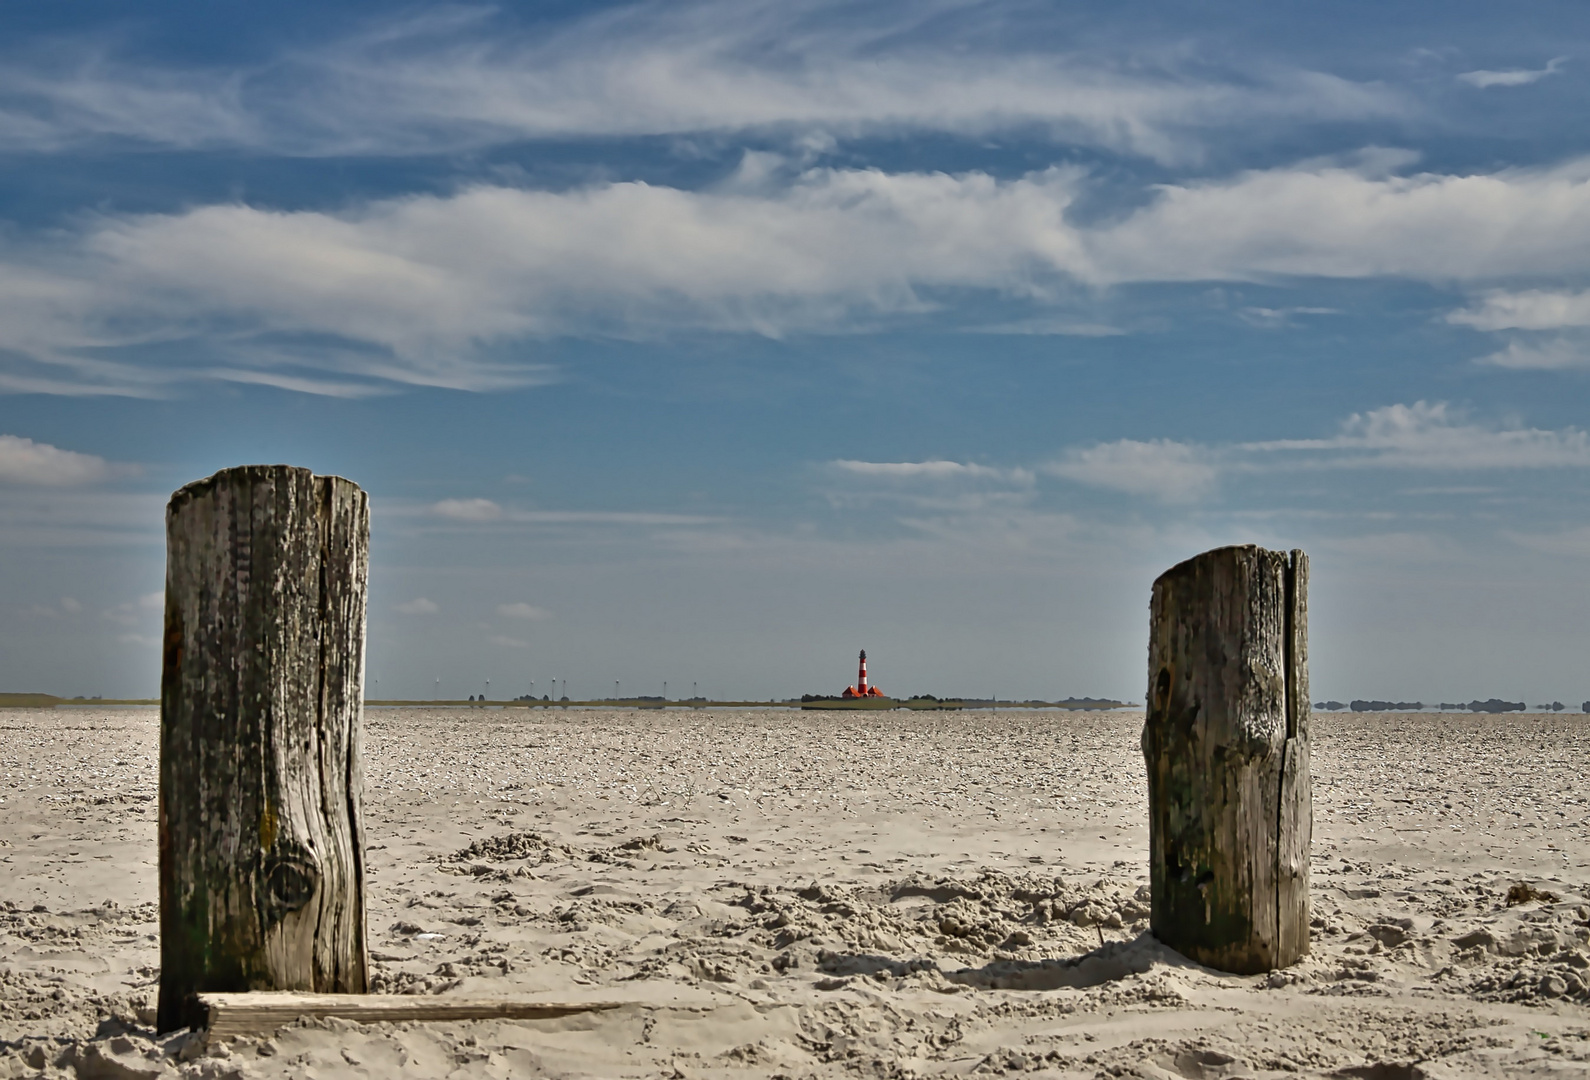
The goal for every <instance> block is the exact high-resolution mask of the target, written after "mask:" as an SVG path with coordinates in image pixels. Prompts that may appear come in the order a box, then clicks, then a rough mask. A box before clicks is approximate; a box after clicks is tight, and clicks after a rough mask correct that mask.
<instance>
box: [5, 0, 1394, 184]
mask: <svg viewBox="0 0 1590 1080" xmlns="http://www.w3.org/2000/svg"><path fill="white" fill-rule="evenodd" d="M833 16H834V12H833V10H832V5H830V4H827V3H774V2H771V0H760V2H743V0H739V2H727V0H709V2H696V3H680V4H668V5H656V4H633V5H629V6H626V7H619V8H607V9H604V10H600V11H598V12H596V13H594V14H592V15H589V16H586V17H583V18H579V19H575V20H571V21H568V22H565V23H562V24H561V25H559V24H552V23H549V22H547V21H543V20H537V21H536V22H535V23H533V24H532V25H528V26H517V25H515V24H514V22H513V20H512V19H511V18H508V17H506V16H503V15H500V14H495V15H494V14H493V13H492V12H489V11H486V10H484V9H473V10H470V9H452V10H449V11H443V12H440V13H428V14H423V15H419V16H409V17H406V18H394V19H388V20H384V21H382V22H379V23H374V24H371V25H369V26H368V27H367V28H366V29H365V30H364V31H362V32H360V33H356V34H353V35H350V36H346V37H343V38H341V39H339V40H335V41H332V42H328V43H326V44H323V45H321V46H319V47H316V48H311V49H298V50H295V51H293V52H291V53H287V54H283V55H279V56H276V57H274V58H270V59H267V60H265V61H264V62H261V63H256V64H254V65H251V66H250V67H247V68H236V69H228V68H217V67H212V68H186V69H171V68H166V69H161V68H158V67H153V66H151V65H149V64H148V63H147V62H137V63H134V62H129V61H122V60H120V59H119V58H118V57H117V56H116V55H115V54H114V53H113V52H112V51H110V50H109V49H107V48H105V47H103V46H98V47H95V46H87V45H84V46H79V47H78V48H76V49H72V48H70V47H56V48H52V49H43V50H40V49H34V50H31V51H29V52H28V53H26V54H23V53H20V52H14V53H13V54H12V55H10V56H7V57H5V62H4V63H3V64H0V137H3V138H4V141H5V143H6V145H7V146H8V147H10V148H12V150H13V152H15V151H16V150H35V151H43V152H49V151H57V150H61V149H63V148H68V147H71V146H74V145H79V144H82V143H84V142H95V141H100V142H103V141H106V140H109V139H117V140H124V139H135V140H140V141H143V142H147V143H154V144H157V145H162V146H167V147H174V148H183V149H194V148H198V149H202V148H214V147H243V148H248V149H251V150H257V151H265V152H275V153H281V154H291V155H294V156H302V155H315V154H335V155H354V154H372V155H383V156H387V155H402V154H437V153H453V152H458V151H462V150H470V149H477V148H483V147H488V146H492V145H497V144H503V143H511V142H516V141H522V140H526V139H548V138H570V137H590V136H637V135H640V136H656V135H690V134H711V133H732V132H748V131H762V132H773V133H785V134H788V135H790V136H791V137H792V140H793V141H796V142H799V143H803V144H805V145H807V146H809V147H816V148H822V147H825V146H831V145H832V143H833V140H834V137H835V136H836V135H843V136H862V135H873V134H880V133H884V134H887V133H897V132H909V131H940V132H951V133H955V134H958V135H966V136H974V137H975V136H982V135H987V134H990V133H994V132H1000V131H1009V130H1022V131H1024V132H1027V133H1029V134H1031V133H1037V134H1039V135H1041V136H1042V135H1047V136H1048V137H1049V138H1052V139H1054V140H1056V141H1063V142H1072V143H1082V144H1086V145H1095V146H1102V147H1106V148H1109V149H1111V150H1115V151H1119V152H1124V153H1131V154H1143V155H1148V156H1151V157H1155V158H1159V159H1161V160H1166V159H1175V158H1187V157H1191V156H1196V155H1197V153H1198V145H1197V141H1196V136H1197V135H1198V133H1200V132H1201V131H1203V130H1205V129H1208V128H1214V127H1227V126H1231V125H1243V126H1251V125H1253V124H1255V123H1260V122H1264V121H1266V120H1270V121H1277V120H1279V121H1284V122H1289V123H1294V124H1295V123H1299V122H1307V121H1331V120H1343V119H1352V118H1364V117H1377V116H1388V115H1400V114H1403V113H1405V112H1406V111H1407V108H1408V107H1407V105H1406V104H1405V103H1404V102H1403V101H1402V100H1401V99H1400V98H1399V97H1398V95H1397V94H1396V93H1395V92H1394V91H1391V90H1389V89H1387V88H1386V87H1384V86H1379V85H1372V84H1361V83H1354V82H1351V81H1349V80H1346V79H1342V78H1339V77H1337V76H1333V75H1328V74H1323V73H1319V72H1312V71H1305V70H1297V69H1288V68H1284V67H1281V66H1279V65H1273V64H1272V65H1269V66H1267V67H1265V68H1262V69H1258V70H1255V69H1254V68H1252V67H1246V68H1244V69H1242V70H1234V71H1227V72H1221V71H1219V70H1218V68H1217V67H1216V65H1215V64H1214V63H1211V62H1210V61H1208V60H1207V59H1198V58H1189V57H1188V56H1187V55H1186V53H1185V51H1184V50H1175V49H1169V50H1154V49H1152V48H1138V49H1135V50H1134V51H1133V52H1132V53H1130V54H1112V53H1110V52H1107V51H1106V50H1103V49H1100V48H1097V47H1092V48H1086V49H1076V50H1073V51H1070V52H1065V51H1055V50H1054V49H1052V48H1047V49H1045V48H1044V47H1042V46H1040V47H1038V48H1034V47H1033V46H1032V45H1031V44H1029V37H1034V38H1046V39H1048V40H1049V41H1052V40H1053V35H1052V33H1047V32H1045V31H1046V29H1052V28H1049V27H1047V25H1046V24H1045V22H1044V20H1043V19H1042V18H1041V17H1038V18H1037V19H1036V20H1034V17H1033V16H1032V15H1031V14H1030V13H1028V14H1027V16H1026V17H1025V18H1022V17H1020V16H1018V14H1017V13H1016V12H1009V13H1007V15H1006V16H1005V17H1003V18H998V19H994V18H989V17H988V16H987V15H986V14H981V15H980V14H979V12H978V9H976V8H972V9H966V10H957V8H956V6H954V5H948V4H925V5H916V6H914V7H910V8H906V9H901V8H898V7H895V8H892V9H891V8H888V7H884V8H875V9H873V10H871V11H868V10H866V9H850V10H847V11H846V12H845V14H844V17H843V18H835V17H833ZM1024 23H1034V25H1031V26H1027V27H1026V28H1025V29H1023V27H1022V24H1024ZM1034 32H1035V33H1034Z"/></svg>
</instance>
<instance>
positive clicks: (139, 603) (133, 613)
mask: <svg viewBox="0 0 1590 1080" xmlns="http://www.w3.org/2000/svg"><path fill="white" fill-rule="evenodd" d="M165 606H166V594H165V593H164V592H153V593H146V594H144V595H143V596H140V597H139V598H138V599H137V600H133V601H129V602H127V603H124V604H117V605H116V606H115V607H112V608H108V609H107V610H106V611H105V618H107V619H109V620H111V621H112V622H117V623H121V624H122V625H123V626H137V625H139V624H142V623H147V622H149V621H150V620H151V619H153V618H154V617H155V616H157V615H158V614H159V613H160V612H161V611H163V610H164V609H165Z"/></svg>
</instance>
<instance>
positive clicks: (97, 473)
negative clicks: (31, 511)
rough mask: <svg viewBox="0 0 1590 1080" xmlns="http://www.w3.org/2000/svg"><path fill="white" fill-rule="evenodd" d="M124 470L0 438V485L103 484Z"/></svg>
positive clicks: (11, 437) (43, 446) (50, 448)
mask: <svg viewBox="0 0 1590 1080" xmlns="http://www.w3.org/2000/svg"><path fill="white" fill-rule="evenodd" d="M126 469H127V466H112V465H111V463H110V462H108V461H106V460H105V459H104V458H102V457H97V456H95V455H93V454H80V453H78V452H77V451H75V450H62V449H60V448H59V447H55V446H51V445H50V444H49V443H41V442H34V441H33V440H32V439H24V438H21V437H20V436H17V435H0V482H3V483H13V484H37V485H40V486H44V487H60V486H66V485H73V484H92V483H95V482H97V481H100V480H105V479H107V478H109V477H111V476H113V475H115V474H116V473H117V472H124V471H126Z"/></svg>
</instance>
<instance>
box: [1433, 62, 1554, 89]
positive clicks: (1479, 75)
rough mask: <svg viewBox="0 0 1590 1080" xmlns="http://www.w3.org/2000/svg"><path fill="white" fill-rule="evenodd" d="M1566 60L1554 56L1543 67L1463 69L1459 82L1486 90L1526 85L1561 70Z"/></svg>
mask: <svg viewBox="0 0 1590 1080" xmlns="http://www.w3.org/2000/svg"><path fill="white" fill-rule="evenodd" d="M1567 62H1568V58H1567V57H1566V56H1555V57H1553V58H1552V59H1550V60H1548V61H1547V62H1546V66H1545V67H1543V68H1515V69H1512V70H1509V71H1483V70H1482V71H1465V72H1463V74H1461V75H1459V76H1458V81H1459V82H1466V83H1468V84H1469V85H1470V86H1474V87H1478V88H1479V89H1481V90H1488V89H1490V88H1491V87H1493V86H1528V85H1529V84H1530V83H1536V82H1539V81H1540V80H1541V79H1544V78H1545V77H1546V76H1548V75H1555V74H1557V73H1558V72H1560V71H1561V70H1562V67H1563V65H1564V64H1566V63H1567Z"/></svg>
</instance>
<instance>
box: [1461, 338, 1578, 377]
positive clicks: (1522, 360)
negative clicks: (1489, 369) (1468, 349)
mask: <svg viewBox="0 0 1590 1080" xmlns="http://www.w3.org/2000/svg"><path fill="white" fill-rule="evenodd" d="M1479 363H1481V364H1490V365H1492V366H1494V367H1503V368H1512V369H1514V370H1515V371H1564V370H1566V369H1568V368H1582V367H1590V343H1586V342H1585V341H1582V340H1575V339H1573V338H1567V337H1558V338H1551V339H1549V340H1546V341H1510V342H1508V343H1507V345H1506V346H1505V347H1504V348H1501V349H1498V350H1497V351H1496V352H1493V353H1490V354H1488V355H1486V356H1482V357H1480V358H1479Z"/></svg>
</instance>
